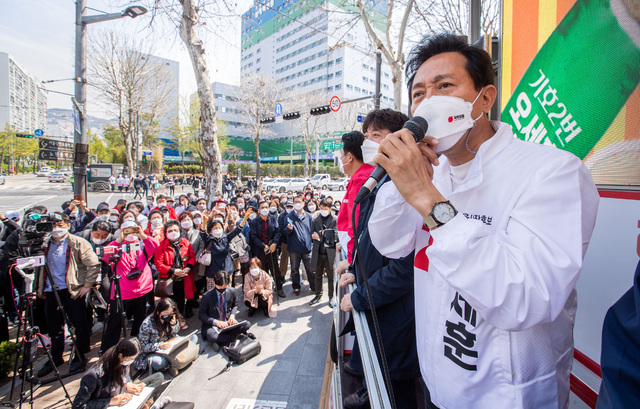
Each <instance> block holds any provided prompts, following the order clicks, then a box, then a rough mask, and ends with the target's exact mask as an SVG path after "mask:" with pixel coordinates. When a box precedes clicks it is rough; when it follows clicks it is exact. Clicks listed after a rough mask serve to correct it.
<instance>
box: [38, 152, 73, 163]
mask: <svg viewBox="0 0 640 409" xmlns="http://www.w3.org/2000/svg"><path fill="white" fill-rule="evenodd" d="M74 158H75V154H74V153H73V152H62V151H51V150H48V149H40V152H39V153H38V159H39V160H56V159H58V160H65V161H72V160H73V159H74Z"/></svg>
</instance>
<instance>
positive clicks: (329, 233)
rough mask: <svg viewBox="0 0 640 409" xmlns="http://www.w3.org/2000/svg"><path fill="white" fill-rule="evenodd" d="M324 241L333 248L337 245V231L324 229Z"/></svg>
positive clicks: (328, 246)
mask: <svg viewBox="0 0 640 409" xmlns="http://www.w3.org/2000/svg"><path fill="white" fill-rule="evenodd" d="M322 243H323V244H324V246H325V247H327V248H332V247H335V246H336V243H337V240H336V233H335V230H333V229H325V230H323V231H322Z"/></svg>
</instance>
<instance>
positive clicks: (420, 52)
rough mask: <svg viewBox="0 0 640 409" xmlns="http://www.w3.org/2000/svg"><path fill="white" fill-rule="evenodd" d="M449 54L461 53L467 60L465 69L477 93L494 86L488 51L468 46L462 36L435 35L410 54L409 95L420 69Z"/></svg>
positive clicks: (407, 75)
mask: <svg viewBox="0 0 640 409" xmlns="http://www.w3.org/2000/svg"><path fill="white" fill-rule="evenodd" d="M448 52H456V53H460V54H462V56H463V57H465V58H466V59H467V64H466V66H465V68H466V69H467V72H469V75H470V76H471V79H473V84H474V85H475V87H476V90H477V91H479V90H480V89H481V88H482V87H484V86H487V85H490V84H493V81H494V78H495V71H494V70H493V65H492V64H491V57H489V54H487V52H486V51H484V50H483V49H480V48H477V47H474V46H472V45H469V44H467V42H466V41H465V40H464V38H462V37H460V36H457V35H454V34H451V33H444V34H435V35H427V36H425V37H423V39H422V40H421V41H420V42H419V43H418V44H417V45H416V46H415V47H413V49H412V50H411V52H410V53H409V58H408V59H407V68H406V78H407V88H408V89H409V94H411V87H412V86H413V79H414V78H415V76H416V72H418V68H420V66H421V65H422V64H423V63H424V62H425V61H427V60H428V59H429V58H431V57H433V56H435V55H438V54H442V53H448ZM409 96H411V95H409ZM409 101H411V98H409Z"/></svg>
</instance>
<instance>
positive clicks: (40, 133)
mask: <svg viewBox="0 0 640 409" xmlns="http://www.w3.org/2000/svg"><path fill="white" fill-rule="evenodd" d="M33 134H34V135H35V136H44V131H43V130H42V129H36V130H35V131H33Z"/></svg>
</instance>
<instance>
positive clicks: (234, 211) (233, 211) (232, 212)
mask: <svg viewBox="0 0 640 409" xmlns="http://www.w3.org/2000/svg"><path fill="white" fill-rule="evenodd" d="M231 217H233V218H234V219H237V218H238V212H237V211H236V210H232V211H231Z"/></svg>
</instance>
